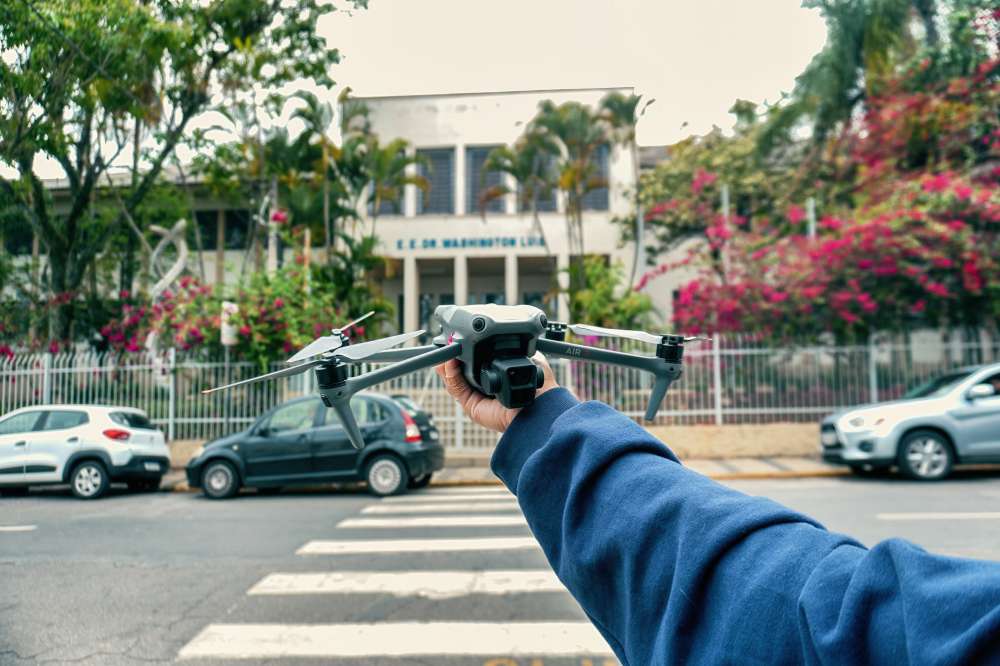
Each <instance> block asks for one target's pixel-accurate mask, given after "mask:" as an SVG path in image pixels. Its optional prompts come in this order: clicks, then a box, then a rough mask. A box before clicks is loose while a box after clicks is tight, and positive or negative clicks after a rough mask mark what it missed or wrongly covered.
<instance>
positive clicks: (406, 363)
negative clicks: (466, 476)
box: [205, 305, 697, 449]
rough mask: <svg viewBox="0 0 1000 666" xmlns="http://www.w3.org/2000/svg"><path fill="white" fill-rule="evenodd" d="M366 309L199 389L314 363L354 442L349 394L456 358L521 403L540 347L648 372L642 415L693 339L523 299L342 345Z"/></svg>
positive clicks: (468, 308) (451, 311)
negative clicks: (631, 347) (250, 369)
mask: <svg viewBox="0 0 1000 666" xmlns="http://www.w3.org/2000/svg"><path fill="white" fill-rule="evenodd" d="M371 314H372V313H371V312H369V313H368V314H366V315H365V316H364V317H362V318H361V319H359V320H356V321H354V322H351V323H350V324H348V325H347V326H344V327H343V328H340V329H334V331H333V332H332V333H333V334H332V335H329V336H324V337H321V338H318V339H317V340H314V341H313V342H311V343H310V344H309V345H308V346H306V347H305V348H303V349H302V350H301V351H299V352H298V353H297V354H295V355H294V356H292V358H290V359H289V360H288V362H289V363H298V364H297V365H293V366H291V367H288V368H283V369H281V370H278V371H276V372H271V373H268V374H266V375H261V376H260V377H254V378H252V379H246V380H243V381H240V382H234V383H232V384H228V385H226V386H220V387H218V388H214V389H209V390H207V391H205V393H210V392H212V391H219V390H222V389H228V388H232V387H234V386H239V385H241V384H249V383H252V382H258V381H263V380H266V379H277V378H279V377H287V376H291V375H296V374H299V373H302V372H305V371H307V370H309V369H311V368H315V371H316V380H317V385H318V386H319V394H320V397H321V398H322V400H323V402H324V404H326V405H327V406H328V407H331V408H332V409H334V411H336V412H337V415H338V416H339V417H340V421H341V423H342V424H343V425H344V428H345V430H346V431H347V435H348V437H350V440H351V443H352V444H353V445H354V446H355V447H356V448H358V449H361V448H363V447H364V437H363V435H362V433H361V429H360V428H359V427H358V423H357V421H356V420H355V418H354V414H353V413H352V412H351V408H350V401H351V397H352V396H354V394H356V393H358V392H359V391H363V390H365V389H368V388H370V387H372V386H374V385H376V384H379V383H381V382H384V381H388V380H390V379H395V378H396V377H400V376H402V375H405V374H408V373H410V372H416V371H417V370H421V369H424V368H428V367H431V366H435V365H439V364H441V363H444V362H445V361H448V360H451V359H453V358H457V359H459V361H460V362H461V364H462V372H463V374H464V376H465V379H466V381H468V382H469V385H470V386H472V387H473V388H474V389H476V390H477V391H479V392H481V393H483V394H485V395H488V396H490V397H493V398H496V399H497V400H498V401H500V403H501V404H502V405H504V406H505V407H524V406H525V405H528V404H530V403H531V402H532V401H533V400H534V399H535V391H536V390H537V389H538V388H540V387H541V386H542V381H543V375H542V370H541V368H539V367H538V366H536V365H535V364H534V363H533V362H532V361H531V357H532V356H534V354H535V352H536V351H540V352H542V353H543V354H545V355H546V356H551V357H559V358H568V359H571V360H577V361H590V362H593V363H610V364H612V365H619V366H624V367H628V368H635V369H637V370H642V371H645V372H648V373H650V374H652V375H653V376H654V378H655V380H654V383H653V389H652V392H651V394H650V397H649V403H648V404H647V406H646V420H651V419H653V418H654V417H655V416H656V412H657V410H658V409H659V407H660V403H661V402H663V397H664V395H666V392H667V389H668V388H669V387H670V384H671V383H672V382H673V381H674V380H676V379H677V378H678V377H680V376H681V369H682V368H681V362H682V359H683V355H684V343H685V342H689V341H691V340H695V339H697V338H685V337H683V336H679V335H654V334H652V333H646V332H644V331H628V330H619V329H609V328H601V327H599V326H588V325H585V324H565V323H560V322H550V321H549V320H548V318H547V317H546V316H545V313H544V312H542V311H541V310H539V309H538V308H536V307H532V306H530V305H442V306H439V307H438V308H437V309H436V310H435V311H434V319H435V321H437V322H438V323H440V325H441V332H440V334H439V335H437V336H436V337H435V338H434V339H433V341H432V344H430V345H425V346H418V347H404V348H400V349H393V347H396V346H398V345H401V344H403V343H405V342H408V341H410V340H413V339H415V338H417V337H419V336H420V335H422V334H423V333H424V331H415V332H412V333H403V334H401V335H394V336H391V337H388V338H382V339H380V340H372V341H369V342H362V343H359V344H356V345H352V344H350V340H349V339H348V337H347V334H346V333H345V331H347V330H348V329H349V328H350V327H351V326H354V325H356V324H357V323H359V322H360V321H362V320H364V319H365V318H367V317H368V316H370V315H371ZM567 331H570V332H572V333H575V334H578V335H592V336H602V337H619V338H628V339H632V340H638V341H640V342H646V343H650V344H655V345H656V354H655V355H654V356H646V355H642V354H632V353H627V352H620V351H614V350H610V349H600V348H597V347H589V346H586V345H578V344H573V343H569V342H566V341H565V339H566V332H567ZM300 361H302V362H300ZM353 363H392V365H387V366H385V367H381V368H378V369H376V370H372V371H371V372H368V373H365V374H362V375H357V376H354V377H352V376H350V367H349V366H350V365H351V364H353Z"/></svg>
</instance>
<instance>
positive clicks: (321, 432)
mask: <svg viewBox="0 0 1000 666" xmlns="http://www.w3.org/2000/svg"><path fill="white" fill-rule="evenodd" d="M351 409H352V410H353V411H354V416H355V418H356V419H357V420H358V425H359V426H360V427H361V432H362V434H363V435H364V438H365V447H364V448H363V449H361V450H360V451H359V450H357V449H355V448H354V447H353V446H352V445H351V442H350V440H348V438H347V433H346V432H345V431H344V428H343V427H342V426H341V424H340V421H339V420H338V419H337V415H336V413H335V412H334V411H333V410H332V409H328V408H327V407H325V406H324V405H323V403H322V402H321V401H320V399H319V398H318V397H316V396H309V397H305V398H297V399H295V400H290V401H289V402H286V403H284V404H282V405H279V406H278V407H275V408H274V409H272V410H271V411H269V412H267V413H266V414H264V415H263V416H261V417H260V418H259V419H258V420H257V422H256V423H254V424H253V425H252V426H251V427H250V428H248V429H247V430H245V431H243V432H239V433H236V434H234V435H229V436H228V437H223V438H221V439H217V440H215V441H212V442H209V443H208V444H206V445H205V446H204V447H203V449H202V450H201V451H199V452H198V453H197V454H196V455H195V456H194V457H193V458H192V459H191V460H190V462H188V465H187V479H188V483H189V484H190V485H191V487H192V488H201V489H202V491H203V492H204V493H205V495H206V496H208V497H210V498H212V499H224V498H228V497H232V496H234V495H236V493H237V492H239V490H240V488H241V487H253V488H259V489H262V490H276V489H280V488H282V487H284V486H291V485H304V484H315V483H330V482H348V481H365V482H367V484H368V489H369V490H370V491H371V492H372V493H373V494H375V495H379V496H382V495H394V494H399V493H402V492H405V491H406V490H407V489H408V488H422V487H424V486H426V485H427V484H428V483H430V480H431V475H432V474H433V473H434V472H436V471H438V470H439V469H441V468H442V467H444V448H443V447H442V445H441V441H440V436H439V434H438V430H437V428H436V427H435V426H434V420H433V419H432V418H431V416H430V414H428V413H427V412H425V411H423V410H422V409H420V408H419V407H418V406H417V405H416V403H414V402H413V401H412V400H410V399H409V398H407V397H405V396H396V397H392V396H388V395H384V394H380V393H360V394H358V395H357V396H355V397H354V398H353V399H352V400H351Z"/></svg>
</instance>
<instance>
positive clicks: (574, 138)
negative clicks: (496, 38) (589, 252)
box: [527, 100, 611, 294]
mask: <svg viewBox="0 0 1000 666" xmlns="http://www.w3.org/2000/svg"><path fill="white" fill-rule="evenodd" d="M527 132H528V133H529V134H537V135H538V136H539V137H541V139H542V140H543V141H544V142H545V145H547V146H550V147H552V149H553V153H552V154H553V156H554V158H555V172H556V175H557V179H556V184H557V186H558V187H559V189H560V190H561V191H562V192H563V193H564V194H565V196H566V239H567V242H568V244H569V249H570V253H571V255H572V262H573V263H572V268H571V270H570V293H571V294H572V293H576V292H577V291H579V290H580V289H582V287H583V283H584V281H585V280H586V274H585V270H584V264H583V258H584V257H583V252H584V243H583V203H584V197H585V196H586V195H587V193H588V192H592V191H594V190H598V189H601V188H604V187H607V185H608V183H607V180H606V179H605V178H603V177H602V176H601V174H600V169H599V164H598V153H599V151H600V149H601V148H602V147H604V146H608V145H609V144H610V142H611V137H610V133H609V128H608V126H607V124H606V123H605V122H604V121H603V120H602V118H601V117H600V116H599V115H598V114H596V113H595V112H594V110H593V109H591V108H590V107H589V106H587V105H585V104H581V103H580V102H564V103H562V104H559V105H556V104H555V103H554V102H552V101H551V100H545V101H543V102H541V103H540V104H539V105H538V112H537V114H536V115H535V117H534V118H533V119H532V121H531V122H530V123H529V124H528V129H527Z"/></svg>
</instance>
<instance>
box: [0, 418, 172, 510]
mask: <svg viewBox="0 0 1000 666" xmlns="http://www.w3.org/2000/svg"><path fill="white" fill-rule="evenodd" d="M169 469H170V452H169V450H168V449H167V445H166V443H165V441H164V437H163V433H162V432H160V431H159V430H158V429H157V428H156V426H154V425H153V424H152V423H150V421H149V418H148V417H147V416H146V414H145V413H144V412H142V411H140V410H138V409H133V408H132V407H114V406H111V407H109V406H94V405H43V406H36V407H24V408H22V409H16V410H14V411H13V412H10V413H9V414H5V415H4V416H3V417H0V490H2V491H4V492H5V494H12V493H21V494H23V493H25V492H27V490H28V487H29V486H35V485H43V484H58V483H69V484H70V488H72V490H73V494H74V495H76V496H77V497H79V498H81V499H96V498H98V497H100V496H101V495H103V494H104V493H105V492H107V490H108V486H109V485H110V484H111V482H113V481H124V482H126V483H128V485H129V488H131V489H134V490H147V491H148V490H155V489H157V488H159V487H160V480H161V479H162V477H163V475H164V474H165V473H166V472H167V470H169Z"/></svg>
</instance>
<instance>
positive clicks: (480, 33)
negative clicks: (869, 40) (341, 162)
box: [321, 0, 826, 145]
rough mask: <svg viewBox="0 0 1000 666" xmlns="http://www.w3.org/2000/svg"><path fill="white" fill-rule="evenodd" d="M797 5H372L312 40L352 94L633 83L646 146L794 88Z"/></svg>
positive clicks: (818, 33)
mask: <svg viewBox="0 0 1000 666" xmlns="http://www.w3.org/2000/svg"><path fill="white" fill-rule="evenodd" d="M800 1H801V0H687V1H684V2H681V1H680V0H614V1H610V0H605V1H604V2H597V1H595V0H506V1H505V2H486V1H484V0H369V8H368V9H367V10H360V11H355V12H352V13H351V14H350V15H348V14H347V13H344V12H338V13H337V14H335V15H333V16H332V17H330V18H329V19H328V20H327V21H326V22H325V23H324V24H323V25H322V30H321V32H322V34H323V35H325V36H326V37H327V39H328V40H329V43H330V44H331V45H332V46H336V47H337V48H339V49H341V51H342V53H343V63H342V64H341V65H340V66H339V67H338V68H337V69H336V70H335V72H334V78H335V79H336V80H337V81H338V83H340V84H342V85H350V86H351V87H352V88H353V90H354V92H355V94H357V95H362V96H363V95H403V94H422V93H444V92H480V91H497V90H535V89H548V88H589V87H605V86H618V85H631V86H634V87H635V90H636V92H637V93H639V94H642V95H643V96H645V97H652V98H655V99H656V102H655V104H653V106H651V107H650V108H649V110H648V111H647V113H646V116H645V117H644V118H643V119H642V122H641V123H640V125H639V142H640V143H641V144H643V145H653V144H662V143H670V142H673V141H677V140H679V139H681V138H683V137H684V136H687V135H688V134H690V133H692V132H695V133H704V132H705V131H708V130H709V129H711V127H712V125H713V124H717V125H720V126H722V127H724V128H727V129H728V128H729V127H730V126H731V125H732V118H731V116H729V115H728V114H727V111H728V109H729V107H730V106H731V105H732V102H733V101H734V100H735V99H736V98H745V99H750V100H753V101H757V102H760V101H763V100H765V99H766V100H769V101H774V100H776V99H777V98H778V97H779V95H780V94H781V92H782V91H788V90H790V89H791V87H792V84H793V82H794V80H795V76H796V75H797V74H799V73H800V72H801V71H802V70H803V68H804V67H805V65H806V64H807V63H808V62H809V60H810V58H811V57H812V56H813V55H814V54H815V53H816V52H817V51H818V50H819V49H820V48H821V47H822V46H823V42H824V41H825V39H826V31H825V27H824V24H823V21H822V19H821V18H820V16H819V13H818V12H817V11H814V10H806V9H802V8H801V7H800ZM343 3H344V0H340V4H341V6H344V4H343ZM685 122H686V123H688V126H687V127H686V128H683V129H682V127H681V126H682V125H683V123H685Z"/></svg>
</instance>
